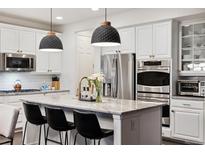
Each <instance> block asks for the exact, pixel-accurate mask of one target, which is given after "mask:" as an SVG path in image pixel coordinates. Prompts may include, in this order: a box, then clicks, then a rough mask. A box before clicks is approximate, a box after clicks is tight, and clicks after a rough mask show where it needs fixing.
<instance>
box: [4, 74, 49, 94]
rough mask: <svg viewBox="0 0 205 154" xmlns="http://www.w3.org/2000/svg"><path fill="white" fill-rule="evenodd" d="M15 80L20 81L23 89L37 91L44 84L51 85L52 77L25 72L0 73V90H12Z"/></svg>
mask: <svg viewBox="0 0 205 154" xmlns="http://www.w3.org/2000/svg"><path fill="white" fill-rule="evenodd" d="M15 80H20V81H21V84H22V88H23V89H27V88H29V89H39V88H40V87H41V85H42V84H43V83H44V82H46V83H48V84H51V81H52V75H36V74H31V73H26V72H18V73H14V72H8V73H0V90H8V89H13V85H14V82H15Z"/></svg>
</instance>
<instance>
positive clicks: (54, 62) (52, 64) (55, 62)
mask: <svg viewBox="0 0 205 154" xmlns="http://www.w3.org/2000/svg"><path fill="white" fill-rule="evenodd" d="M49 72H53V73H55V72H56V73H60V72H61V52H53V53H49Z"/></svg>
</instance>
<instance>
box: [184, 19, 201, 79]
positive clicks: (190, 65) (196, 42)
mask: <svg viewBox="0 0 205 154" xmlns="http://www.w3.org/2000/svg"><path fill="white" fill-rule="evenodd" d="M180 28H181V31H180V53H181V54H180V72H181V73H185V74H186V73H187V74H189V73H192V74H193V75H199V74H205V21H204V23H196V24H186V25H185V24H184V25H181V26H180Z"/></svg>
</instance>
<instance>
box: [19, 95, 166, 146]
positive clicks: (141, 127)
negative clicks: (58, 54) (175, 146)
mask: <svg viewBox="0 0 205 154" xmlns="http://www.w3.org/2000/svg"><path fill="white" fill-rule="evenodd" d="M21 101H22V102H26V103H31V104H38V105H39V106H40V108H41V110H42V113H43V114H45V111H44V107H45V106H50V107H54V108H61V109H63V110H64V111H65V114H66V117H67V120H68V121H73V114H72V111H73V110H83V111H89V112H94V113H96V114H97V116H98V119H99V122H100V125H101V127H102V128H105V129H113V130H114V136H112V137H108V138H104V139H102V142H101V144H115V145H150V144H154V145H160V144H161V138H162V137H161V132H162V128H161V107H162V105H163V103H161V104H159V103H156V102H147V101H139V100H138V101H133V100H125V99H113V98H103V102H101V103H96V102H85V101H79V100H78V99H77V98H75V97H73V96H71V95H60V96H59V95H55V94H53V95H49V96H46V95H45V96H42V97H39V96H35V95H33V96H29V97H25V98H23V99H21ZM23 121H24V123H25V116H24V118H23ZM38 133H39V128H38V127H36V126H34V125H32V124H29V125H28V129H27V133H26V143H27V144H35V143H37V140H38ZM75 133H76V130H73V131H71V133H70V137H69V142H70V144H73V140H74V135H75ZM43 136H44V134H43V131H42V136H41V138H42V139H41V140H42V142H41V144H44V139H43ZM49 138H52V139H54V140H57V141H59V136H58V132H55V131H54V130H53V131H50V132H49ZM89 142H90V144H92V141H89ZM48 143H49V142H48ZM77 144H84V138H83V137H82V136H80V135H79V136H78V138H77Z"/></svg>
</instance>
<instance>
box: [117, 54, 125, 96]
mask: <svg viewBox="0 0 205 154" xmlns="http://www.w3.org/2000/svg"><path fill="white" fill-rule="evenodd" d="M118 61H119V63H118V64H119V74H120V86H121V87H120V88H119V94H118V95H120V94H121V98H122V99H123V98H124V83H123V74H122V58H121V54H120V51H118ZM118 80H119V78H118ZM118 97H119V96H118Z"/></svg>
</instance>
